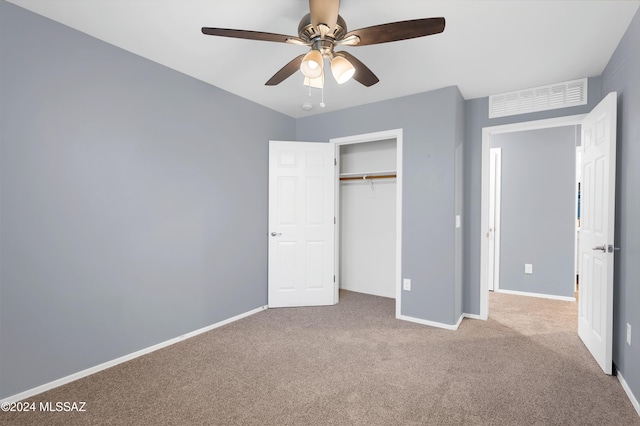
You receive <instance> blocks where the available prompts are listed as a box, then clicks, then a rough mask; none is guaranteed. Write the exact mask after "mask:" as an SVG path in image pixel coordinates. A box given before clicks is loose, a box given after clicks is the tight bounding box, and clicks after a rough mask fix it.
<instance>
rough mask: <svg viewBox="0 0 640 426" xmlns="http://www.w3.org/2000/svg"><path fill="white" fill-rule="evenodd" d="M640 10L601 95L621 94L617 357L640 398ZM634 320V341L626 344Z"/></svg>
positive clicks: (604, 76) (606, 73) (609, 69)
mask: <svg viewBox="0 0 640 426" xmlns="http://www.w3.org/2000/svg"><path fill="white" fill-rule="evenodd" d="M639 52H640V11H638V12H637V13H636V15H635V17H634V18H633V21H632V22H631V25H630V26H629V28H628V29H627V32H626V33H625V35H624V37H623V38H622V40H621V41H620V44H619V45H618V48H617V49H616V51H615V52H614V54H613V55H612V56H611V59H610V61H609V64H608V65H607V67H606V68H605V70H604V72H603V74H602V93H603V95H604V94H607V93H609V92H618V128H617V138H618V146H617V157H618V158H617V168H616V186H617V191H616V231H615V233H616V237H615V238H616V246H618V247H620V248H621V250H620V251H619V252H618V253H617V254H616V262H615V270H614V288H613V296H614V320H613V327H614V346H613V361H614V363H615V364H616V367H617V368H618V370H619V371H620V373H621V374H622V376H623V377H624V378H625V380H626V382H627V383H628V384H629V387H630V388H631V390H632V392H633V393H634V395H635V397H636V399H640V309H639V307H640V278H639V277H640V221H639V217H640V189H639V188H640V171H639V170H638V166H639V165H640V118H639V117H640V53H639ZM627 323H629V324H631V330H632V336H631V342H632V345H631V346H629V345H627V344H626V324H627Z"/></svg>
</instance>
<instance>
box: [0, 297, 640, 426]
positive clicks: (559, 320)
mask: <svg viewBox="0 0 640 426" xmlns="http://www.w3.org/2000/svg"><path fill="white" fill-rule="evenodd" d="M394 309H395V301H394V300H391V299H385V298H381V297H375V296H368V295H363V294H358V293H353V292H341V298H340V303H339V304H338V305H336V306H331V307H320V308H286V309H270V310H267V311H264V312H261V313H259V314H256V315H253V316H251V317H248V318H245V319H243V320H240V321H237V322H235V323H232V324H229V325H227V326H224V327H221V328H218V329H216V330H213V331H211V332H208V333H205V334H202V335H199V336H197V337H194V338H192V339H188V340H186V341H184V342H181V343H178V344H176V345H173V346H170V347H168V348H165V349H162V350H160V351H157V352H154V353H152V354H149V355H146V356H143V357H140V358H137V359H135V360H132V361H130V362H127V363H125V364H121V365H118V366H116V367H113V368H110V369H108V370H105V371H102V372H100V373H97V374H95V375H93V376H90V377H87V378H84V379H81V380H78V381H76V382H73V383H70V384H68V385H65V386H62V387H60V388H57V389H54V390H51V391H49V392H46V393H44V394H41V395H38V396H37V397H33V398H30V401H87V406H86V409H87V412H84V413H73V414H68V413H38V412H36V413H9V414H7V413H0V423H2V424H11V425H36V424H38V425H44V424H46V425H74V424H83V425H85V424H95V425H102V424H109V425H189V424H202V425H640V417H639V416H638V414H637V413H636V412H635V410H634V409H633V407H632V405H631V403H630V402H629V400H628V398H627V397H626V395H625V394H624V391H623V390H622V388H621V386H620V384H619V382H618V380H617V379H616V378H615V377H610V376H606V375H605V374H603V373H602V372H601V370H600V368H599V367H598V366H597V364H596V363H595V361H593V359H592V358H591V356H590V355H589V353H588V352H587V350H586V349H585V347H584V345H583V344H582V342H581V341H580V339H579V338H578V336H577V334H576V324H577V318H576V304H575V303H571V302H561V301H553V300H545V299H534V298H527V297H521V296H512V295H505V294H491V297H490V319H489V320H488V321H479V320H464V321H463V322H462V324H461V325H460V328H459V329H458V331H448V330H441V329H436V328H432V327H427V326H422V325H418V324H413V323H409V322H404V321H399V320H396V319H394Z"/></svg>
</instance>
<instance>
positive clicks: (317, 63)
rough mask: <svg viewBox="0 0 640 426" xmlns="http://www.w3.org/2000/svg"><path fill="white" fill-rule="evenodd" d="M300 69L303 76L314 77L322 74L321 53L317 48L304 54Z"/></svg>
mask: <svg viewBox="0 0 640 426" xmlns="http://www.w3.org/2000/svg"><path fill="white" fill-rule="evenodd" d="M300 71H302V74H304V76H305V77H307V78H310V79H314V78H318V77H320V76H321V75H322V54H321V53H320V52H319V51H317V50H315V49H314V50H311V51H309V53H307V54H306V55H304V58H302V63H301V64H300Z"/></svg>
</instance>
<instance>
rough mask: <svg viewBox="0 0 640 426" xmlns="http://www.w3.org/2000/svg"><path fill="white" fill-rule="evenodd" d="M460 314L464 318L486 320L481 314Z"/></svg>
mask: <svg viewBox="0 0 640 426" xmlns="http://www.w3.org/2000/svg"><path fill="white" fill-rule="evenodd" d="M462 316H463V317H465V318H470V319H477V320H482V321H486V320H487V318H486V317H483V316H482V315H478V314H467V313H464V314H462Z"/></svg>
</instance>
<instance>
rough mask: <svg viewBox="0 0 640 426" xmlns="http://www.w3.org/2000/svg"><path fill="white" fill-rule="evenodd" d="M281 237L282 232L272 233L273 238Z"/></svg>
mask: <svg viewBox="0 0 640 426" xmlns="http://www.w3.org/2000/svg"><path fill="white" fill-rule="evenodd" d="M280 235H282V232H272V233H271V236H272V237H279V236H280Z"/></svg>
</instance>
